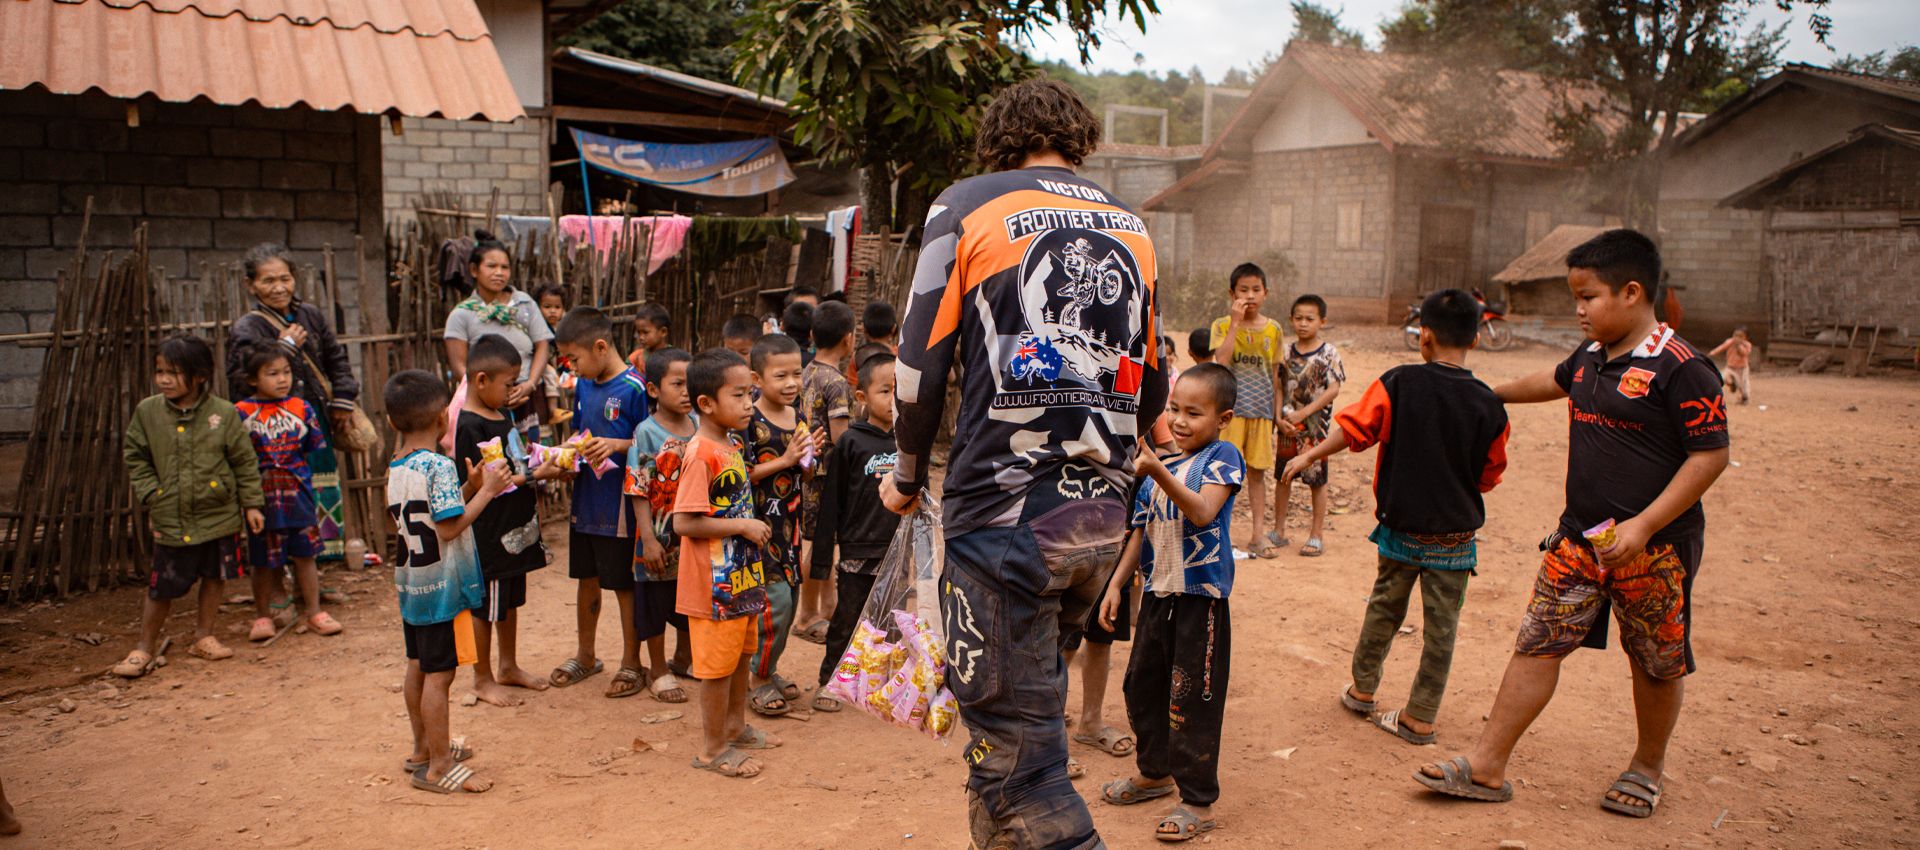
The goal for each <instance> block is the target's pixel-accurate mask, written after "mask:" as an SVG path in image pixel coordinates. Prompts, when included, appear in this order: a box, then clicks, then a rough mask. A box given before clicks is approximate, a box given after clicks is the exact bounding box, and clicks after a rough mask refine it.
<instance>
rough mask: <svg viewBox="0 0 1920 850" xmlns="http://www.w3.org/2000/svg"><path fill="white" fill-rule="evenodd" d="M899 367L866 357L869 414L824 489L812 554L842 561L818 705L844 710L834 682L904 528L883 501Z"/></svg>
mask: <svg viewBox="0 0 1920 850" xmlns="http://www.w3.org/2000/svg"><path fill="white" fill-rule="evenodd" d="M893 370H894V358H893V355H891V354H885V353H881V354H875V355H873V356H871V357H868V358H866V359H865V360H862V361H860V370H859V371H858V372H857V373H855V380H856V382H857V383H858V385H859V386H858V388H856V389H855V390H854V393H853V398H854V402H855V403H856V404H857V405H858V406H860V407H862V408H864V409H865V410H866V412H867V413H866V417H865V418H864V419H861V420H859V421H857V422H855V423H853V424H852V425H850V426H848V427H847V430H846V433H843V434H841V435H840V440H839V442H838V444H837V445H836V446H835V447H834V454H833V458H834V459H833V463H832V464H831V465H830V466H828V467H827V474H826V480H825V482H824V483H823V484H822V486H821V488H820V514H819V517H820V525H819V531H818V533H817V535H816V536H815V537H814V541H813V551H812V552H811V553H810V555H811V557H812V559H813V569H814V570H815V571H816V572H817V571H821V570H834V569H836V567H837V572H838V573H839V576H838V580H837V581H836V582H835V584H834V591H835V598H836V601H835V603H834V608H833V619H832V621H831V622H830V624H829V625H828V627H827V652H826V655H825V656H824V657H822V658H821V660H820V688H819V689H818V690H816V691H815V692H814V695H813V709H814V710H815V711H839V710H840V701H839V700H836V699H834V698H833V697H830V696H828V695H827V692H826V684H827V683H828V682H830V681H832V679H833V670H834V668H835V667H837V666H839V664H840V656H841V655H843V654H845V653H846V651H847V643H848V641H850V640H852V639H853V630H854V626H855V625H857V624H858V623H859V622H860V609H861V608H863V607H866V604H867V594H869V593H871V592H873V582H874V579H875V578H876V577H877V574H878V573H879V571H880V561H881V559H882V558H884V557H885V556H886V554H887V547H888V546H889V545H891V544H892V543H893V534H894V531H896V530H897V529H899V527H900V517H899V515H898V514H895V513H893V512H892V511H889V510H887V509H886V506H885V505H883V504H881V503H880V479H881V478H883V477H885V476H887V475H891V474H892V473H893V465H894V462H895V461H896V460H897V459H898V457H899V455H898V453H897V450H896V449H895V448H894V442H893Z"/></svg>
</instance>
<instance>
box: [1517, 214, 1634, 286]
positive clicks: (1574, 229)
mask: <svg viewBox="0 0 1920 850" xmlns="http://www.w3.org/2000/svg"><path fill="white" fill-rule="evenodd" d="M1606 231H1607V228H1604V227H1593V226H1591V225H1585V224H1563V225H1560V226H1559V227H1556V228H1554V229H1553V232H1551V233H1548V234H1547V235H1546V238H1543V239H1541V240H1540V241H1539V242H1535V243H1534V244H1533V247H1531V248H1528V249H1527V251H1526V253H1524V254H1521V255H1520V256H1518V257H1515V258H1513V262H1511V263H1508V264H1507V267H1506V268H1504V269H1501V270H1500V271H1498V272H1495V273H1494V275H1493V282H1494V283H1525V282H1527V281H1530V280H1552V279H1554V278H1561V277H1566V276H1567V252H1568V251H1571V250H1573V249H1574V248H1577V247H1579V246H1580V243H1582V242H1585V241H1587V240H1588V239H1592V238H1593V237H1595V236H1599V235H1600V234H1602V233H1605V232H1606Z"/></svg>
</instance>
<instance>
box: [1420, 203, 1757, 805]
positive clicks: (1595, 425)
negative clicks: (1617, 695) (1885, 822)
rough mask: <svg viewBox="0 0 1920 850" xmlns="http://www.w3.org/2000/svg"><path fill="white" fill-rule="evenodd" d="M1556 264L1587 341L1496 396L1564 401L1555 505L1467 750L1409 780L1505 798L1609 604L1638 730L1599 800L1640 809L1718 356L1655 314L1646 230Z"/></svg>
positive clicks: (1667, 717)
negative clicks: (1508, 655)
mask: <svg viewBox="0 0 1920 850" xmlns="http://www.w3.org/2000/svg"><path fill="white" fill-rule="evenodd" d="M1567 266H1568V274H1567V286H1568V288H1569V289H1571V290H1572V292H1573V299H1574V304H1575V313H1576V314H1577V315H1578V316H1579V318H1580V327H1581V330H1583V331H1585V332H1586V334H1587V337H1588V338H1589V339H1591V340H1592V342H1591V343H1588V344H1584V345H1582V346H1580V347H1579V348H1577V349H1575V350H1574V352H1573V354H1572V355H1570V356H1568V357H1567V359H1566V360H1564V361H1562V362H1561V363H1560V365H1559V366H1557V367H1555V368H1554V369H1552V370H1550V371H1543V372H1539V373H1536V374H1533V375H1529V376H1527V377H1524V378H1521V379H1519V380H1517V381H1513V382H1510V383H1507V384H1503V385H1501V386H1500V387H1499V388H1498V389H1497V390H1496V392H1497V393H1498V394H1499V395H1500V398H1501V400H1503V401H1505V402H1506V403H1508V404H1520V403H1528V402H1547V401H1556V400H1559V399H1563V398H1564V399H1567V400H1568V405H1569V408H1570V411H1569V412H1570V413H1571V416H1570V422H1569V425H1568V430H1569V432H1570V434H1569V440H1568V449H1567V496H1566V498H1567V507H1566V511H1565V512H1564V513H1562V514H1561V516H1560V527H1559V528H1558V529H1556V530H1555V531H1554V533H1553V534H1552V535H1550V536H1548V538H1547V539H1546V541H1544V542H1543V543H1541V549H1542V550H1543V551H1544V552H1545V553H1546V555H1545V557H1544V558H1543V559H1542V562H1541V565H1540V576H1539V579H1538V580H1537V581H1536V582H1535V583H1534V588H1533V599H1532V601H1530V602H1529V603H1528V605H1527V614H1526V618H1525V619H1524V620H1522V621H1521V624H1520V635H1519V638H1518V640H1517V641H1516V642H1515V646H1514V653H1513V658H1512V659H1511V660H1510V661H1509V662H1508V664H1507V672H1506V677H1505V678H1504V679H1503V680H1502V681H1501V683H1500V691H1499V693H1498V695H1496V696H1495V697H1494V702H1493V711H1492V712H1491V714H1490V716H1489V721H1488V724H1487V726H1486V728H1484V729H1483V730H1482V731H1481V733H1480V740H1479V742H1478V743H1477V744H1475V746H1474V751H1473V754H1472V756H1471V758H1469V757H1468V756H1458V757H1455V758H1453V759H1452V760H1449V761H1447V762H1444V763H1441V764H1429V765H1426V766H1425V767H1422V768H1420V770H1418V771H1416V772H1415V773H1414V778H1415V779H1417V780H1419V782H1420V783H1421V784H1422V785H1425V786H1427V787H1428V788H1430V789H1432V790H1434V791H1438V792H1440V793H1443V794H1449V795H1452V796H1456V797H1464V798H1467V799H1472V800H1483V801H1489V802H1505V801H1507V800H1510V799H1512V798H1513V785H1512V783H1510V782H1507V781H1506V769H1507V760H1508V759H1509V758H1510V757H1511V756H1512V754H1513V748H1514V745H1515V744H1517V743H1518V742H1519V740H1520V737H1521V735H1523V734H1524V733H1525V732H1526V730H1527V727H1528V726H1529V725H1531V724H1532V722H1533V720H1534V718H1536V717H1538V716H1539V715H1540V712H1541V711H1542V710H1543V709H1545V708H1546V705H1547V701H1548V700H1550V699H1552V698H1553V690H1554V685H1555V683H1556V682H1557V681H1558V678H1559V674H1560V662H1561V661H1562V660H1563V659H1565V658H1566V656H1567V655H1568V654H1569V653H1571V652H1573V650H1574V649H1575V648H1577V647H1579V646H1583V645H1584V646H1598V647H1604V646H1605V645H1606V620H1605V619H1604V618H1605V615H1606V609H1607V608H1608V607H1609V605H1611V606H1612V607H1613V608H1614V614H1615V616H1616V617H1618V618H1619V621H1620V643H1621V647H1622V648H1623V649H1625V650H1626V653H1627V660H1628V662H1629V665H1630V666H1631V669H1632V671H1633V704H1634V716H1635V721H1636V724H1637V727H1638V729H1639V736H1640V738H1639V742H1638V745H1637V746H1636V747H1635V750H1634V754H1633V759H1632V761H1631V762H1630V763H1629V765H1628V768H1627V770H1626V771H1625V772H1623V773H1621V774H1620V778H1619V779H1618V780H1617V781H1615V782H1614V783H1613V785H1612V787H1610V788H1609V789H1608V790H1607V792H1606V794H1605V795H1604V796H1603V797H1602V798H1601V800H1600V805H1601V806H1602V807H1603V808H1605V809H1607V810H1609V811H1613V812H1618V813H1620V814H1624V815H1628V816H1631V817H1640V818H1645V817H1651V816H1652V815H1653V813H1654V810H1655V809H1656V808H1657V807H1658V806H1659V804H1660V786H1661V782H1662V779H1663V778H1664V772H1663V771H1664V769H1665V766H1666V755H1667V743H1668V741H1669V739H1670V738H1671V736H1672V734H1673V728H1674V725H1675V724H1676V723H1677V722H1678V721H1679V719H1680V705H1681V701H1682V696H1683V694H1684V681H1685V680H1684V677H1685V676H1686V675H1687V674H1688V673H1691V672H1693V669H1694V663H1693V651H1692V647H1691V645H1690V643H1689V640H1688V635H1689V631H1690V628H1691V625H1692V614H1693V605H1692V600H1691V599H1690V598H1689V596H1690V595H1691V591H1692V587H1693V577H1694V574H1695V572H1696V571H1697V569H1698V568H1699V564H1700V554H1701V549H1702V543H1703V537H1704V534H1705V530H1706V515H1705V513H1704V512H1703V511H1702V510H1701V508H1700V499H1701V497H1702V496H1704V495H1705V494H1706V492H1707V489H1708V488H1709V487H1711V486H1713V482H1714V480H1715V479H1716V478H1718V477H1719V476H1720V472H1721V471H1722V470H1724V469H1725V468H1726V465H1727V454H1728V436H1727V416H1726V399H1725V396H1724V395H1723V394H1722V391H1721V387H1720V373H1719V370H1718V369H1716V368H1715V367H1714V365H1713V361H1712V360H1711V359H1710V358H1708V357H1705V356H1703V355H1702V354H1701V353H1700V352H1698V351H1696V350H1695V349H1694V348H1693V347H1692V346H1690V345H1688V344H1687V343H1686V342H1685V341H1683V340H1681V339H1680V337H1679V336H1678V335H1676V334H1675V333H1674V331H1673V330H1672V329H1671V328H1668V327H1667V326H1665V325H1663V324H1661V323H1660V322H1659V320H1658V319H1656V318H1655V317H1654V313H1653V305H1654V303H1655V302H1656V301H1657V300H1658V296H1659V280H1660V252H1659V249H1658V248H1656V247H1654V244H1653V240H1651V239H1648V238H1647V237H1646V236H1644V235H1641V234H1640V233H1638V232H1635V231H1632V230H1624V229H1617V230H1609V231H1606V232H1604V233H1601V234H1600V235H1598V236H1595V237H1594V238H1592V239H1590V240H1588V241H1587V242H1585V243H1583V244H1581V245H1580V246H1579V247H1576V248H1574V249H1573V250H1572V251H1570V252H1568V253H1567ZM1583 532H1591V534H1590V535H1588V534H1583Z"/></svg>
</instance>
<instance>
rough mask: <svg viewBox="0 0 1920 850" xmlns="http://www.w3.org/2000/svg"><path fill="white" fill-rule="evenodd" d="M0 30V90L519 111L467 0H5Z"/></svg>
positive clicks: (463, 112) (503, 117) (507, 117)
mask: <svg viewBox="0 0 1920 850" xmlns="http://www.w3.org/2000/svg"><path fill="white" fill-rule="evenodd" d="M336 16H337V17H336ZM0 33H6V37H5V38H0V89H20V88H26V87H27V86H30V85H34V84H39V85H42V86H45V87H46V88H47V89H48V90H50V91H53V92H56V93H60V94H80V93H83V92H86V91H89V90H98V91H100V92H103V93H105V94H108V95H112V96H114V97H122V98H137V97H141V96H143V95H152V96H154V97H157V98H159V99H161V100H166V101H175V102H184V101H190V100H193V99H195V98H199V97H205V98H207V99H209V100H211V101H213V102H215V103H220V104H227V105H238V104H243V103H249V102H252V103H258V104H260V105H262V106H268V107H275V108H283V107H290V106H296V105H302V104H304V105H306V106H309V107H312V108H314V109H323V110H334V109H352V110H355V111H358V112H364V113H370V114H381V113H387V112H397V113H399V114H401V115H409V116H416V117H427V116H441V117H447V118H485V119H488V120H493V121H511V120H513V119H515V118H519V117H521V116H522V115H524V114H525V113H524V112H523V111H522V109H521V108H520V99H519V97H517V96H516V95H515V94H514V91H513V84H512V83H511V82H510V81H509V80H508V79H507V71H506V68H505V67H504V66H502V65H501V63H500V56H499V54H498V53H497V52H496V51H495V50H494V46H493V38H492V36H491V35H490V34H489V33H488V31H487V28H486V23H485V21H484V20H482V19H481V17H480V13H479V11H478V10H477V9H475V8H474V5H473V0H8V2H0Z"/></svg>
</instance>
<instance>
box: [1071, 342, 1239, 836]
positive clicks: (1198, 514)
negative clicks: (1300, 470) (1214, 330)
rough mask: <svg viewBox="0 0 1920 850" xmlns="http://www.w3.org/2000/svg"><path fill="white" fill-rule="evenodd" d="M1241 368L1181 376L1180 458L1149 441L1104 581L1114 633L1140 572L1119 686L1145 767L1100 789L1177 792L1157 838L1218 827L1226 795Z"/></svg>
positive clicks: (1210, 366) (1113, 793) (1128, 800)
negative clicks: (1142, 585)
mask: <svg viewBox="0 0 1920 850" xmlns="http://www.w3.org/2000/svg"><path fill="white" fill-rule="evenodd" d="M1234 390H1235V388H1234V378H1233V373H1232V372H1229V371H1227V368H1226V367H1224V366H1221V365H1219V364H1216V363H1204V364H1201V365H1199V366H1195V367H1194V368H1192V369H1188V370H1187V371H1185V372H1183V373H1181V375H1180V383H1178V384H1175V385H1174V388H1173V397H1172V398H1171V399H1169V400H1168V402H1167V412H1168V414H1169V418H1170V419H1171V420H1172V421H1171V422H1169V423H1168V425H1169V427H1170V428H1171V429H1172V431H1173V440H1174V443H1175V445H1177V446H1179V447H1180V454H1178V455H1176V456H1174V457H1171V458H1167V459H1165V460H1162V459H1161V458H1159V457H1158V456H1156V455H1155V454H1154V453H1153V449H1152V447H1151V446H1149V445H1148V444H1147V443H1146V442H1145V441H1142V442H1141V444H1140V450H1139V454H1138V456H1137V459H1136V460H1135V461H1134V468H1135V469H1138V470H1139V471H1140V476H1141V478H1142V479H1144V480H1142V481H1141V484H1140V492H1139V493H1138V494H1137V495H1136V496H1135V497H1134V502H1133V518H1132V520H1131V521H1130V522H1129V525H1131V526H1132V527H1134V528H1136V529H1140V532H1139V533H1136V534H1133V535H1131V536H1130V537H1129V538H1128V539H1127V548H1126V549H1125V550H1124V551H1123V552H1122V553H1121V555H1120V568H1119V569H1117V570H1115V571H1114V574H1113V578H1112V579H1111V580H1109V581H1108V582H1107V589H1106V596H1105V598H1104V599H1103V600H1102V601H1101V603H1100V623H1101V625H1103V626H1105V627H1106V628H1108V629H1110V630H1111V629H1113V628H1114V627H1115V624H1116V622H1117V620H1118V619H1119V616H1120V600H1121V599H1122V598H1123V597H1124V596H1125V594H1126V593H1127V585H1128V584H1129V583H1131V582H1132V581H1133V574H1134V572H1135V571H1136V570H1138V571H1139V572H1140V574H1141V576H1142V578H1143V579H1144V580H1145V582H1146V592H1145V593H1143V594H1141V597H1140V618H1139V624H1138V626H1137V628H1136V629H1135V632H1136V634H1135V635H1134V645H1133V658H1132V659H1131V660H1130V661H1129V662H1128V664H1127V678H1126V681H1125V683H1124V684H1123V686H1122V689H1123V690H1124V691H1125V693H1126V697H1127V719H1128V720H1129V721H1130V722H1131V723H1132V724H1133V729H1134V733H1135V734H1137V735H1138V736H1139V741H1140V743H1139V746H1138V747H1137V748H1136V749H1135V755H1134V761H1135V763H1136V764H1137V765H1138V766H1139V773H1138V774H1137V775H1135V776H1132V777H1128V778H1125V779H1118V780H1115V781H1113V782H1109V783H1107V785H1106V786H1105V787H1104V788H1102V789H1101V790H1100V796H1101V798H1102V799H1104V800H1106V801H1107V802H1108V803H1111V804H1113V805H1116V806H1126V805H1132V804H1134V803H1144V802H1146V801H1148V800H1152V799H1156V798H1159V797H1165V796H1167V795H1169V794H1172V793H1174V792H1175V791H1176V790H1177V791H1179V793H1180V804H1179V805H1177V806H1174V807H1173V809H1172V810H1171V811H1169V812H1168V813H1167V814H1166V815H1165V816H1163V817H1161V818H1160V822H1159V825H1158V826H1156V827H1155V828H1154V836H1153V837H1155V838H1157V839H1159V840H1161V841H1186V840H1189V839H1191V838H1194V837H1196V836H1198V835H1200V834H1201V833H1205V832H1210V831H1212V830H1213V829H1214V828H1215V827H1216V826H1218V824H1217V822H1216V821H1215V820H1214V818H1213V804H1214V801H1216V800H1218V799H1219V797H1220V778H1219V770H1220V727H1221V722H1222V720H1223V719H1224V717H1225V712H1226V705H1227V673H1228V669H1229V667H1230V666H1231V664H1230V662H1231V659H1232V646H1233V628H1232V621H1231V619H1230V618H1229V617H1228V612H1227V596H1228V594H1229V593H1231V592H1232V591H1233V567H1234V561H1233V547H1232V546H1230V545H1227V541H1229V540H1231V539H1232V535H1231V527H1230V526H1231V520H1232V518H1233V498H1234V495H1235V494H1236V493H1237V492H1238V491H1239V490H1240V486H1241V483H1242V480H1243V476H1244V475H1245V472H1244V469H1243V465H1242V462H1241V460H1240V451H1239V450H1238V449H1236V448H1234V447H1233V444H1232V443H1228V442H1226V441H1224V440H1221V439H1220V429H1221V426H1223V425H1225V424H1226V423H1227V420H1229V419H1231V418H1232V417H1233V402H1234Z"/></svg>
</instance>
